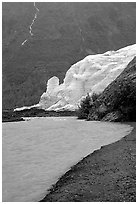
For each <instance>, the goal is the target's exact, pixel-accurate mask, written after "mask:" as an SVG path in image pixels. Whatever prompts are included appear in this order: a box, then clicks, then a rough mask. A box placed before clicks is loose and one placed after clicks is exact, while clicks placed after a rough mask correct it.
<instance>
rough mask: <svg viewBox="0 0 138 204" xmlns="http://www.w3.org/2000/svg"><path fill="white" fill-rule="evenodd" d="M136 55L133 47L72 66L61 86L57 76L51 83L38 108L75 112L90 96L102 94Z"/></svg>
mask: <svg viewBox="0 0 138 204" xmlns="http://www.w3.org/2000/svg"><path fill="white" fill-rule="evenodd" d="M135 55H136V45H130V46H127V47H125V48H122V49H119V50H117V51H108V52H105V53H104V54H96V55H89V56H87V57H85V58H84V59H83V60H81V61H79V62H77V63H76V64H74V65H72V66H71V68H70V69H69V70H68V71H67V73H66V76H65V79H64V82H63V83H62V84H59V79H58V78H57V77H56V76H53V77H52V78H50V79H49V80H48V82H47V90H46V92H44V93H43V94H42V96H41V98H40V102H39V106H40V107H41V108H43V109H46V110H56V111H58V110H74V109H76V108H77V107H78V104H79V102H80V100H81V98H82V97H84V96H86V94H87V93H90V94H92V93H93V92H95V93H98V92H102V91H103V90H104V89H105V88H106V87H107V86H108V85H109V84H110V83H111V82H112V81H113V80H114V79H115V78H116V77H117V76H118V75H119V74H120V73H121V72H122V71H123V70H124V68H125V67H126V66H127V64H128V63H129V62H130V61H131V60H132V59H133V57H134V56H135Z"/></svg>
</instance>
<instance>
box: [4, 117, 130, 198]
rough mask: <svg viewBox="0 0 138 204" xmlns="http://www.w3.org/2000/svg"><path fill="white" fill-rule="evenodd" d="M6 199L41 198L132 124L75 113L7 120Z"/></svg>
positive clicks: (5, 154) (5, 139) (5, 152)
mask: <svg viewBox="0 0 138 204" xmlns="http://www.w3.org/2000/svg"><path fill="white" fill-rule="evenodd" d="M2 129H3V133H2V136H3V144H2V146H3V150H2V151H3V154H2V157H3V158H2V164H3V167H2V182H3V185H2V188H3V193H2V194H3V201H10V202H15V201H18V202H21V201H24V202H25V201H39V200H40V199H42V198H43V197H44V195H45V194H46V191H47V189H48V188H49V187H50V186H51V185H52V184H53V183H55V182H56V181H57V179H58V178H59V177H60V176H61V175H62V174H64V173H65V172H66V171H67V170H68V169H69V168H70V167H71V166H72V165H73V164H75V163H76V162H78V161H79V160H80V159H82V158H83V157H84V156H86V155H88V154H89V153H91V152H93V151H94V150H95V149H98V148H100V147H101V146H102V145H105V144H109V143H112V142H115V141H117V140H119V139H120V138H121V137H123V136H125V135H126V134H128V133H129V132H130V131H131V130H132V128H131V126H129V125H124V124H120V123H106V122H92V121H88V122H87V121H81V120H77V119H76V118H75V117H62V118H61V117H58V118H55V117H50V118H35V119H31V120H29V121H24V122H14V123H3V125H2Z"/></svg>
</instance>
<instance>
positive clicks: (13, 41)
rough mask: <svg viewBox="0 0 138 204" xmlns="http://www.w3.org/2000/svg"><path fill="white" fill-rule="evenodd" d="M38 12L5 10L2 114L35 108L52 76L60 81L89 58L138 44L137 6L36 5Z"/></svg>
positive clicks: (21, 6)
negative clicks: (136, 36) (137, 31)
mask: <svg viewBox="0 0 138 204" xmlns="http://www.w3.org/2000/svg"><path fill="white" fill-rule="evenodd" d="M36 7H37V8H38V9H39V12H38V11H37V10H36V8H35V7H34V5H33V2H27V3H26V2H15V3H13V2H12V3H9V2H4V3H3V6H2V10H3V14H2V15H3V19H2V20H3V24H2V26H3V73H2V74H3V109H6V108H15V107H20V106H24V105H32V104H34V103H37V102H38V101H39V98H40V95H41V94H42V93H43V92H44V90H45V88H46V82H47V80H48V79H49V78H50V77H51V76H53V75H56V76H58V77H59V78H60V80H62V79H63V78H64V75H65V73H66V71H67V70H68V69H69V67H70V66H71V64H73V63H75V62H77V61H79V60H80V59H82V58H84V57H85V56H86V55H88V54H94V53H102V52H104V51H107V50H112V49H115V50H116V49H119V48H121V47H125V46H127V45H130V44H134V43H135V27H136V26H135V21H136V16H135V12H136V4H135V3H120V2H119V3H97V2H93V3H90V2H85V3H84V2H81V3H75V2H74V3H71V2H63V3H61V2H53V3H48V2H47V3H46V2H45V3H44V2H43V3H42V2H39V3H38V2H37V3H36ZM36 13H37V18H36V19H35V21H34V24H33V25H32V33H33V35H31V34H30V32H29V31H30V28H29V26H30V25H31V23H32V21H33V18H34V16H35V14H36ZM26 39H27V42H26V43H25V44H24V45H23V46H22V45H21V44H22V43H23V41H24V40H26Z"/></svg>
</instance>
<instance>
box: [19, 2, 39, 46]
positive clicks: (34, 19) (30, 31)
mask: <svg viewBox="0 0 138 204" xmlns="http://www.w3.org/2000/svg"><path fill="white" fill-rule="evenodd" d="M34 7H35V9H36V13H35V15H34V18H33V20H32V23H31V25H30V26H29V34H30V35H31V36H33V35H34V33H33V29H32V27H33V25H34V23H35V21H36V19H37V16H38V13H39V8H38V7H37V6H36V3H35V2H34ZM27 40H28V39H26V40H24V42H23V43H22V44H21V45H22V46H23V45H24V44H25V43H26V42H27Z"/></svg>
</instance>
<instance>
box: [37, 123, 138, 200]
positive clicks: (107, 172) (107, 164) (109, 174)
mask: <svg viewBox="0 0 138 204" xmlns="http://www.w3.org/2000/svg"><path fill="white" fill-rule="evenodd" d="M131 126H133V127H134V129H133V130H132V132H131V133H130V134H129V135H127V136H125V137H124V138H122V139H121V140H120V141H118V142H115V143H113V144H110V145H106V146H104V147H102V148H101V149H100V150H96V151H94V152H93V153H92V154H90V155H88V156H87V157H85V158H84V159H82V160H81V161H80V162H78V163H77V164H76V165H74V166H73V167H72V168H71V169H70V170H69V171H68V172H67V173H65V175H63V176H62V177H61V178H60V179H59V181H58V182H57V183H56V184H55V185H53V187H52V188H51V189H50V190H49V194H47V195H46V197H45V198H44V199H42V200H41V202H107V201H108V202H124V201H125V202H135V201H136V184H135V183H136V123H131Z"/></svg>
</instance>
